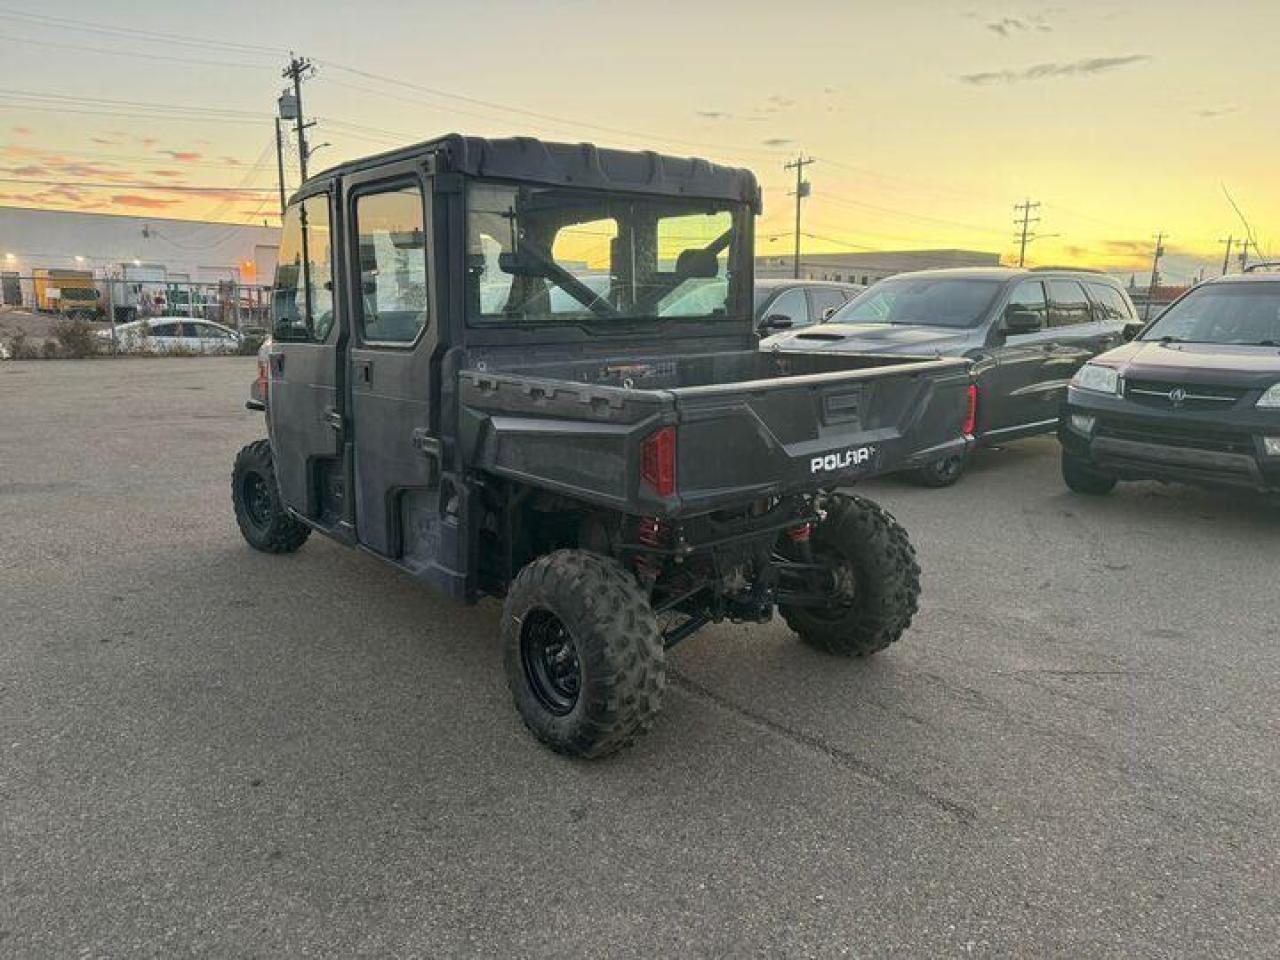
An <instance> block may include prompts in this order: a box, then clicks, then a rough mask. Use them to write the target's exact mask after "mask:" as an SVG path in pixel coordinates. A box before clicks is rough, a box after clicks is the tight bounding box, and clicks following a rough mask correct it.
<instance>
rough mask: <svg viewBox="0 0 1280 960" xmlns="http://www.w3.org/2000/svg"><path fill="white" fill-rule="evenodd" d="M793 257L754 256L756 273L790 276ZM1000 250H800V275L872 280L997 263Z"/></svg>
mask: <svg viewBox="0 0 1280 960" xmlns="http://www.w3.org/2000/svg"><path fill="white" fill-rule="evenodd" d="M794 263H795V260H794V258H792V257H790V256H785V257H782V256H768V257H756V276H757V277H759V278H761V279H765V278H769V277H790V276H792V275H793V265H794ZM998 266H1000V254H998V253H989V252H985V251H982V250H884V251H876V252H873V253H802V254H801V255H800V276H801V277H802V278H803V279H805V280H841V281H844V282H845V283H861V284H869V283H875V282H876V281H877V280H883V279H884V278H885V277H891V276H893V275H894V274H895V273H907V272H908V271H911V270H933V269H936V268H939V267H998Z"/></svg>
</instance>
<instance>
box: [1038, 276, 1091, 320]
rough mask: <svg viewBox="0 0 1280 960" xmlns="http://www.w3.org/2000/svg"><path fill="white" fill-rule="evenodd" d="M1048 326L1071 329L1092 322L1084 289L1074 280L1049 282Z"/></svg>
mask: <svg viewBox="0 0 1280 960" xmlns="http://www.w3.org/2000/svg"><path fill="white" fill-rule="evenodd" d="M1049 305H1050V309H1049V326H1051V327H1073V326H1076V325H1077V324H1081V323H1089V322H1090V321H1092V320H1093V314H1091V313H1090V312H1089V298H1088V297H1086V296H1085V295H1084V287H1082V286H1080V284H1078V283H1076V281H1074V280H1050V281H1049Z"/></svg>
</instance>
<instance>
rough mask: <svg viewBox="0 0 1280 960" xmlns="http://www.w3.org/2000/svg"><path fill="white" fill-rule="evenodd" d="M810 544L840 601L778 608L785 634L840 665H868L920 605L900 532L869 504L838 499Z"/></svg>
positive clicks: (916, 568)
mask: <svg viewBox="0 0 1280 960" xmlns="http://www.w3.org/2000/svg"><path fill="white" fill-rule="evenodd" d="M811 543H812V552H813V557H814V559H815V560H816V561H818V562H822V563H826V564H827V565H829V566H830V568H831V575H832V578H833V579H834V581H835V584H836V590H835V591H833V592H835V593H838V594H841V595H842V596H840V597H839V598H833V600H832V601H831V603H830V604H829V605H828V606H825V607H813V606H788V605H785V604H780V605H779V608H778V609H779V611H780V612H781V614H782V617H783V619H784V620H786V622H787V626H789V627H790V628H791V629H792V630H794V631H795V632H796V633H797V634H798V635H799V637H800V639H801V640H802V641H804V642H805V643H806V644H808V645H809V646H811V647H813V648H815V649H817V650H821V651H822V652H824V653H832V654H836V655H838V656H843V657H867V656H870V655H871V654H873V653H879V652H880V651H881V650H883V649H884V648H885V647H887V646H889V645H890V644H891V643H894V642H896V641H897V640H898V639H899V638H900V637H901V636H902V634H903V632H905V631H906V629H907V627H909V626H911V619H912V618H913V617H914V616H915V613H916V611H917V610H918V609H919V602H920V565H919V564H918V563H917V562H916V551H915V548H914V547H913V546H912V545H911V540H910V538H909V537H908V536H907V531H906V530H905V529H903V527H902V525H901V524H900V523H898V521H897V520H895V519H894V517H893V516H892V515H891V514H890V513H888V512H887V511H886V510H884V509H883V508H882V507H881V506H880V505H879V504H877V503H874V502H873V501H871V500H866V499H864V498H862V497H854V496H844V495H836V496H833V497H832V498H831V499H830V500H829V501H828V507H827V518H826V519H825V520H824V521H822V523H820V524H818V525H817V526H816V527H814V529H813V533H812V541H811Z"/></svg>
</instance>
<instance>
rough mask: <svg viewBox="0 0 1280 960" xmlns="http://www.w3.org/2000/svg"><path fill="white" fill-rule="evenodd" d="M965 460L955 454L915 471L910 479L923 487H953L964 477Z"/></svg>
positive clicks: (960, 455)
mask: <svg viewBox="0 0 1280 960" xmlns="http://www.w3.org/2000/svg"><path fill="white" fill-rule="evenodd" d="M964 468H965V458H964V456H963V455H962V454H959V453H953V454H951V455H950V456H946V457H941V458H940V459H938V460H934V461H933V462H932V463H929V464H926V465H925V466H923V467H921V468H920V469H918V470H913V471H911V473H910V477H911V479H912V480H914V481H915V482H916V483H918V484H919V485H920V486H922V487H932V488H933V489H941V488H943V487H949V486H952V485H953V484H954V483H955V482H956V481H957V480H959V479H960V478H961V477H963V476H964Z"/></svg>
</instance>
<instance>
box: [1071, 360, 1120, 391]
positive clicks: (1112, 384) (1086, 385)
mask: <svg viewBox="0 0 1280 960" xmlns="http://www.w3.org/2000/svg"><path fill="white" fill-rule="evenodd" d="M1071 385H1072V386H1073V387H1076V388H1077V389H1079V390H1092V391H1093V392H1094V393H1111V394H1116V393H1119V392H1120V374H1119V373H1118V372H1117V371H1116V370H1115V368H1113V367H1104V366H1102V365H1101V364H1097V363H1086V364H1085V365H1084V366H1083V367H1081V368H1080V370H1079V372H1077V373H1076V375H1075V376H1074V377H1072V378H1071Z"/></svg>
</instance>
